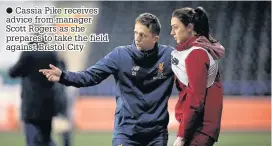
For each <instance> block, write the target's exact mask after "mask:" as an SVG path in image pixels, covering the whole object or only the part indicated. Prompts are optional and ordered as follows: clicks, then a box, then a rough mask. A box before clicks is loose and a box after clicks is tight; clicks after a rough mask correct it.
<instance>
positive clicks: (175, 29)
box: [171, 17, 193, 44]
mask: <svg viewBox="0 0 272 146" xmlns="http://www.w3.org/2000/svg"><path fill="white" fill-rule="evenodd" d="M171 27H172V30H171V35H172V36H173V37H174V39H175V40H176V41H177V43H178V44H179V43H181V42H185V41H186V40H187V39H188V38H189V37H190V36H191V35H192V32H193V27H192V24H188V25H187V26H185V25H184V24H183V23H182V22H181V21H180V20H179V19H178V18H177V17H172V18H171Z"/></svg>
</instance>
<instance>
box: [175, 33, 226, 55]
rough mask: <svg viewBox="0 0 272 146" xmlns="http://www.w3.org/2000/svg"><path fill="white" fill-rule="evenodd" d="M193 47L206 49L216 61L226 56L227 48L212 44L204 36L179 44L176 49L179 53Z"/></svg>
mask: <svg viewBox="0 0 272 146" xmlns="http://www.w3.org/2000/svg"><path fill="white" fill-rule="evenodd" d="M192 46H198V47H202V48H204V49H206V50H207V51H208V52H209V53H210V54H211V55H212V57H213V58H214V59H215V60H218V59H220V58H222V57H223V56H224V54H225V48H224V47H223V46H222V45H221V44H220V43H219V42H216V43H211V42H210V41H209V40H208V39H207V38H206V37H204V36H193V37H190V38H189V39H188V40H187V41H186V42H182V43H179V44H178V45H177V47H176V49H177V50H178V51H183V50H187V49H189V48H191V47H192Z"/></svg>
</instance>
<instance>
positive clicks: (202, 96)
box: [171, 7, 225, 146]
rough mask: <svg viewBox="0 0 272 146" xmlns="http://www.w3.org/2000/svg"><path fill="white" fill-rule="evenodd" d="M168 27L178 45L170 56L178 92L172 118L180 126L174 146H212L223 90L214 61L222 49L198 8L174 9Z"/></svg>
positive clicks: (221, 54) (216, 129)
mask: <svg viewBox="0 0 272 146" xmlns="http://www.w3.org/2000/svg"><path fill="white" fill-rule="evenodd" d="M171 26H172V30H171V35H172V36H173V37H174V38H175V40H176V41H177V43H178V45H177V47H176V50H174V51H173V52H172V54H171V55H172V69H173V72H174V73H175V75H176V83H177V87H178V89H179V100H178V102H177V104H176V109H175V115H176V119H177V120H178V121H179V123H180V124H179V129H178V134H177V138H176V141H175V142H174V146H183V145H184V146H212V145H213V144H214V143H215V142H217V140H218V136H219V133H220V123H221V115H222V108H223V87H222V85H221V81H220V77H219V72H218V59H220V58H221V57H222V56H223V55H224V50H225V49H224V47H223V46H222V45H221V44H220V43H218V42H217V41H216V40H215V39H213V38H212V37H211V36H210V32H209V21H208V16H207V14H206V12H205V10H204V9H203V8H202V7H198V8H196V9H192V8H188V7H186V8H181V9H177V10H175V11H174V12H173V14H172V19H171Z"/></svg>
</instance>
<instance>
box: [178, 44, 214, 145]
mask: <svg viewBox="0 0 272 146" xmlns="http://www.w3.org/2000/svg"><path fill="white" fill-rule="evenodd" d="M185 63H186V71H187V74H188V80H189V85H188V89H187V97H186V98H187V99H186V100H188V103H186V104H185V107H184V115H183V121H182V122H181V124H183V125H180V127H183V128H184V129H183V128H179V131H178V137H182V138H184V139H185V140H186V139H188V138H189V137H191V136H192V132H193V131H192V128H193V126H194V124H195V122H196V121H195V120H196V119H197V116H198V115H199V113H201V112H202V111H203V109H204V100H205V96H206V95H205V94H206V84H207V74H208V67H209V57H208V54H207V53H206V52H205V51H204V50H201V49H199V50H193V51H192V52H191V53H190V54H189V55H188V57H187V58H186V60H185Z"/></svg>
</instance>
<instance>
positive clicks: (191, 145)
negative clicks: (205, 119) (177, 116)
mask: <svg viewBox="0 0 272 146" xmlns="http://www.w3.org/2000/svg"><path fill="white" fill-rule="evenodd" d="M214 143H215V141H214V139H213V138H211V137H210V136H208V135H206V134H203V133H201V132H195V134H194V136H193V138H192V139H191V140H189V141H186V142H185V144H184V146H213V144H214Z"/></svg>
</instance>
